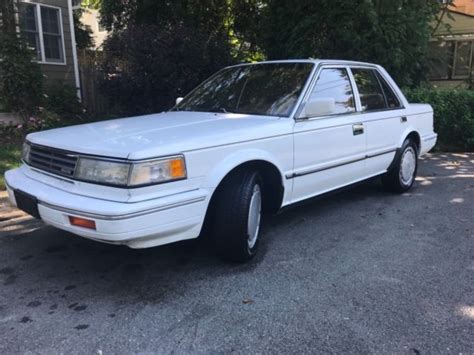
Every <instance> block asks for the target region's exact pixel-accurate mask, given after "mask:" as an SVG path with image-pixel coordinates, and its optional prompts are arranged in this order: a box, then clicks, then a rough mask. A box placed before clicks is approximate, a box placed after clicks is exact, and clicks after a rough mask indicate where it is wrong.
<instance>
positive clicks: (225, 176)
mask: <svg viewBox="0 0 474 355" xmlns="http://www.w3.org/2000/svg"><path fill="white" fill-rule="evenodd" d="M247 157H248V155H247ZM225 166H226V169H225V173H223V171H224V170H223V169H222V168H221V169H220V173H219V174H218V176H219V178H217V177H216V176H214V177H213V178H211V179H209V181H208V183H207V184H208V185H210V186H212V187H215V188H214V191H213V193H212V195H211V197H210V199H209V203H208V205H207V209H206V214H205V218H204V223H203V227H202V229H201V233H202V232H203V231H206V230H208V228H209V227H210V225H211V224H212V221H213V211H214V204H215V200H216V197H217V196H218V194H219V193H220V191H221V189H222V188H224V187H225V184H226V182H227V181H228V180H229V179H230V178H231V176H233V175H234V174H237V173H239V172H241V171H243V170H248V169H250V170H257V171H258V172H259V173H260V174H261V176H262V180H263V186H262V190H263V208H264V210H265V212H270V213H276V212H278V210H279V209H280V208H281V206H282V203H283V199H284V194H285V179H284V173H283V171H282V170H281V168H280V167H279V166H278V165H277V163H276V162H275V161H272V160H271V159H265V158H263V157H254V158H253V159H248V158H247V160H242V159H237V160H234V161H233V164H226V165H225ZM215 170H217V168H216V169H215ZM216 173H217V171H216ZM269 191H271V193H269Z"/></svg>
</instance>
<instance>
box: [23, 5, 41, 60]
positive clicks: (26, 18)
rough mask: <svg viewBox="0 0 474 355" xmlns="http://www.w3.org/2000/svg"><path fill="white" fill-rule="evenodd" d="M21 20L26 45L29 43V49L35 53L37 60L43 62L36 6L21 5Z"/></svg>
mask: <svg viewBox="0 0 474 355" xmlns="http://www.w3.org/2000/svg"><path fill="white" fill-rule="evenodd" d="M20 19H21V21H20V25H21V31H22V35H23V37H24V38H25V40H26V43H28V47H29V48H31V49H32V50H33V51H34V52H35V54H36V59H37V60H41V48H40V41H39V31H38V19H37V18H36V5H31V4H26V3H20Z"/></svg>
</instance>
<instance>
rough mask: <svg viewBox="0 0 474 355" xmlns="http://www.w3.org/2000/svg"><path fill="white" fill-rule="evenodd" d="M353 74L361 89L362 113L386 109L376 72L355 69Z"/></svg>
mask: <svg viewBox="0 0 474 355" xmlns="http://www.w3.org/2000/svg"><path fill="white" fill-rule="evenodd" d="M352 73H353V75H354V79H355V82H356V84H357V88H358V89H359V96H360V102H361V105H362V111H375V110H383V109H385V108H386V105H385V97H384V93H383V91H382V87H381V86H380V84H379V81H378V79H377V76H376V75H375V72H374V70H372V69H357V68H354V69H352Z"/></svg>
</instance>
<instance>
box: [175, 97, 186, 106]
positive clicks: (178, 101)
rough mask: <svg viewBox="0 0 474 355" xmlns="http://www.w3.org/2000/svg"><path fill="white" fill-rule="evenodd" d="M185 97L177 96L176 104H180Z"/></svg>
mask: <svg viewBox="0 0 474 355" xmlns="http://www.w3.org/2000/svg"><path fill="white" fill-rule="evenodd" d="M183 99H184V97H178V98H176V105H178V104H179V103H180V102H181V101H183Z"/></svg>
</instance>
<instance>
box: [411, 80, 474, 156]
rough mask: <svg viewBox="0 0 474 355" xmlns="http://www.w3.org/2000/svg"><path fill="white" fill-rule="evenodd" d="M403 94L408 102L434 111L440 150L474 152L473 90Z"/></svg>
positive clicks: (419, 89) (421, 89)
mask: <svg viewBox="0 0 474 355" xmlns="http://www.w3.org/2000/svg"><path fill="white" fill-rule="evenodd" d="M404 92H405V95H406V97H407V99H408V101H410V102H414V103H417V102H419V103H428V104H430V105H431V106H432V107H433V110H434V128H435V131H436V132H437V133H438V143H437V145H436V149H437V150H442V151H448V152H449V151H453V152H459V151H468V152H472V151H474V91H473V90H467V89H460V90H458V89H434V88H417V89H406V90H404Z"/></svg>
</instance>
